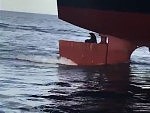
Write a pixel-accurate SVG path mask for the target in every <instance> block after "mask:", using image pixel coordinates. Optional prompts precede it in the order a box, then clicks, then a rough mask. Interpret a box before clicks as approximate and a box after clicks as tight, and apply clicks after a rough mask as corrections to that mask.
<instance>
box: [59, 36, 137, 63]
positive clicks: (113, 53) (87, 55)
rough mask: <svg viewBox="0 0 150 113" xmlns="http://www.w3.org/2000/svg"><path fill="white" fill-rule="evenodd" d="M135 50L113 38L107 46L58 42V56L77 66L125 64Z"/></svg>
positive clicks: (132, 46) (133, 47) (130, 45)
mask: <svg viewBox="0 0 150 113" xmlns="http://www.w3.org/2000/svg"><path fill="white" fill-rule="evenodd" d="M114 42H115V43H114ZM135 48H136V46H135V45H133V44H131V43H129V42H127V41H125V40H121V39H117V38H115V37H111V38H110V39H109V43H108V44H94V43H84V42H73V41H63V40H60V41H59V50H60V56H61V57H65V58H68V59H70V60H72V61H73V62H75V63H76V64H78V65H104V64H119V63H127V62H129V60H130V55H131V53H132V52H133V50H134V49H135Z"/></svg>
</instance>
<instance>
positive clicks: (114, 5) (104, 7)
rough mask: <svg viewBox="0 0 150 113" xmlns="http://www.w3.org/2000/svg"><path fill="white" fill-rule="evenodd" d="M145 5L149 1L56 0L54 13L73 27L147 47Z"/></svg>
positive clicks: (149, 20)
mask: <svg viewBox="0 0 150 113" xmlns="http://www.w3.org/2000/svg"><path fill="white" fill-rule="evenodd" d="M149 4H150V1H149V0H124V1H122V0H58V14H59V18H60V19H63V20H65V21H67V22H70V23H72V24H75V25H77V26H80V27H83V28H86V29H89V30H92V31H95V32H98V33H100V34H106V35H111V36H115V37H119V38H122V39H126V40H129V41H131V42H134V43H137V44H138V45H139V46H143V45H146V46H149V45H150V32H149V30H150V7H149Z"/></svg>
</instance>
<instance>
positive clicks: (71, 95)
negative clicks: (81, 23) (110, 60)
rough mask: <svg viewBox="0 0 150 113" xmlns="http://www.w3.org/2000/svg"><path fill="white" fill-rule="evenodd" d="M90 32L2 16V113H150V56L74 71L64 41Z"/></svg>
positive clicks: (142, 51) (54, 21) (139, 53)
mask: <svg viewBox="0 0 150 113" xmlns="http://www.w3.org/2000/svg"><path fill="white" fill-rule="evenodd" d="M88 33H89V31H88V30H85V29H81V28H78V27H76V26H73V25H71V24H69V23H66V22H64V21H61V20H59V19H58V17H57V16H55V15H41V14H28V13H17V12H6V11H0V113H150V53H149V51H148V48H147V47H141V48H138V49H137V50H135V51H134V52H133V54H132V56H131V62H130V63H129V64H120V65H113V66H97V67H79V66H70V65H71V62H70V61H69V60H66V59H59V50H58V48H59V46H58V45H59V44H58V41H59V40H60V39H67V40H74V41H84V40H85V39H86V38H87V37H88Z"/></svg>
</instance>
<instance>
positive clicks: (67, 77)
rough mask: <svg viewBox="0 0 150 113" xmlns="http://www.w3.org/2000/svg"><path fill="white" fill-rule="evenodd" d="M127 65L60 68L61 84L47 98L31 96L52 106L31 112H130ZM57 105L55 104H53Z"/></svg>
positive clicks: (128, 71)
mask: <svg viewBox="0 0 150 113" xmlns="http://www.w3.org/2000/svg"><path fill="white" fill-rule="evenodd" d="M129 74H130V66H129V64H121V65H115V66H114V65H113V66H100V67H75V66H64V65H60V66H59V68H58V76H59V79H60V81H61V82H58V83H55V88H53V89H50V90H49V91H48V93H49V94H48V95H44V94H43V95H30V96H31V97H32V98H45V99H47V100H49V101H50V102H51V103H55V104H47V105H41V106H37V107H35V108H34V109H36V110H40V111H44V112H54V113H57V112H60V113H61V112H67V113H127V112H128V111H130V108H129V106H128V103H127V102H128V99H129V98H130V97H132V93H130V92H129ZM56 103H57V104H56Z"/></svg>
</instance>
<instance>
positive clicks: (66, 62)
mask: <svg viewBox="0 0 150 113" xmlns="http://www.w3.org/2000/svg"><path fill="white" fill-rule="evenodd" d="M59 64H64V65H77V64H76V63H75V62H73V61H72V60H70V59H67V58H65V57H60V58H59Z"/></svg>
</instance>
